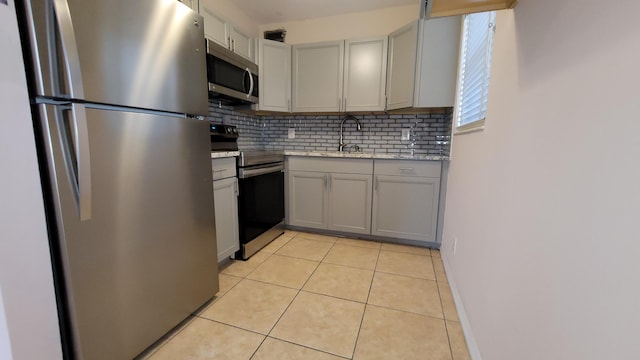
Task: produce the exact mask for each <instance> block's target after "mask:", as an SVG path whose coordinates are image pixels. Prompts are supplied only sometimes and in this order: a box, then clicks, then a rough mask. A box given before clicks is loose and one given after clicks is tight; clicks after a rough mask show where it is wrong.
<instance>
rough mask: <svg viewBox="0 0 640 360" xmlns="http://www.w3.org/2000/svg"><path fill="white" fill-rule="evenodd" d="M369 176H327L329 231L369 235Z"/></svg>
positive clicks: (370, 177)
mask: <svg viewBox="0 0 640 360" xmlns="http://www.w3.org/2000/svg"><path fill="white" fill-rule="evenodd" d="M371 179H372V176H371V175H359V174H335V173H334V174H329V183H328V188H329V230H336V231H346V232H351V233H360V234H370V233H371Z"/></svg>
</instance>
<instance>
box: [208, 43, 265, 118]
mask: <svg viewBox="0 0 640 360" xmlns="http://www.w3.org/2000/svg"><path fill="white" fill-rule="evenodd" d="M207 80H208V82H209V98H211V99H213V100H220V101H221V102H223V103H225V104H229V105H237V104H255V103H257V102H258V65H256V64H255V63H253V62H251V61H249V60H247V59H245V58H243V57H242V56H240V55H238V54H236V53H234V52H233V51H231V50H229V49H227V48H225V47H224V46H221V45H219V44H217V43H215V42H214V41H212V40H210V39H207Z"/></svg>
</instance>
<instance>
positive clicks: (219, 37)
mask: <svg viewBox="0 0 640 360" xmlns="http://www.w3.org/2000/svg"><path fill="white" fill-rule="evenodd" d="M213 9H214V7H213V5H212V4H210V2H207V1H205V0H201V3H200V15H202V17H204V36H205V37H206V38H208V39H211V40H213V41H215V42H217V43H218V44H220V45H222V46H224V47H226V48H227V49H229V50H231V51H233V52H235V53H236V54H238V55H241V56H243V57H245V58H247V59H249V60H251V61H254V60H255V54H254V53H255V50H254V43H253V38H252V37H251V36H250V35H249V34H247V33H245V32H243V31H242V30H240V29H239V28H238V27H237V26H235V25H234V24H233V23H231V22H229V21H227V20H226V19H225V18H224V17H222V16H220V15H218V14H216V12H215V11H214V10H213Z"/></svg>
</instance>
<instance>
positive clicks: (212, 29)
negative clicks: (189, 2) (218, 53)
mask: <svg viewBox="0 0 640 360" xmlns="http://www.w3.org/2000/svg"><path fill="white" fill-rule="evenodd" d="M200 15H202V17H204V36H205V37H206V38H207V39H211V40H213V41H215V42H217V43H218V44H220V45H222V46H224V47H226V48H227V49H228V48H229V24H228V23H227V21H226V20H225V19H223V18H221V17H220V16H218V15H216V14H215V13H214V12H213V10H212V6H211V4H207V3H206V2H204V1H203V2H202V4H200Z"/></svg>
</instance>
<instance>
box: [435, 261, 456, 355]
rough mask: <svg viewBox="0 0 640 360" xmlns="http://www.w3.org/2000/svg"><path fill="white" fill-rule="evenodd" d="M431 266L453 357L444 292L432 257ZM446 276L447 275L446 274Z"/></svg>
mask: <svg viewBox="0 0 640 360" xmlns="http://www.w3.org/2000/svg"><path fill="white" fill-rule="evenodd" d="M431 267H432V268H433V275H434V276H435V277H436V290H437V291H438V300H440V308H441V309H442V319H443V320H444V331H445V332H446V333H447V343H448V344H449V354H450V355H451V358H452V359H453V346H451V336H450V335H449V325H448V324H447V316H446V314H445V313H444V303H443V301H442V292H441V291H440V285H438V280H437V279H438V276H437V275H436V264H435V262H434V261H433V256H432V257H431ZM445 276H446V275H445Z"/></svg>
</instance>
